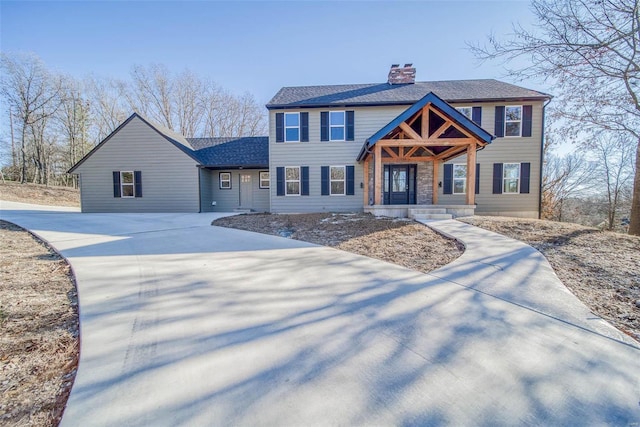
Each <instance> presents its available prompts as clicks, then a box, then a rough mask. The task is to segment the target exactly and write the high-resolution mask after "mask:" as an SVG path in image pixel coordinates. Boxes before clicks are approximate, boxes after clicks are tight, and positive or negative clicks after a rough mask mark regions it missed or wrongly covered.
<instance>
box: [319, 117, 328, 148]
mask: <svg viewBox="0 0 640 427" xmlns="http://www.w3.org/2000/svg"><path fill="white" fill-rule="evenodd" d="M328 140H329V112H328V111H322V112H321V113H320V141H328Z"/></svg>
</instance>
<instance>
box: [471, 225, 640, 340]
mask: <svg viewBox="0 0 640 427" xmlns="http://www.w3.org/2000/svg"><path fill="white" fill-rule="evenodd" d="M462 221H464V222H466V223H468V224H473V225H476V226H478V227H482V228H485V229H487V230H491V231H495V232H497V233H500V234H503V235H505V236H508V237H511V238H513V239H517V240H521V241H523V242H525V243H527V244H529V245H531V246H533V247H534V248H536V249H538V250H539V251H540V252H542V254H543V255H544V256H545V257H546V258H547V259H548V260H549V263H550V264H551V266H552V267H553V269H554V271H555V272H556V274H557V275H558V277H559V278H560V280H561V281H562V283H564V285H565V286H566V287H567V288H569V289H570V290H571V291H572V292H573V293H574V295H575V296H577V297H578V298H579V299H580V300H581V301H582V302H583V303H585V304H586V305H587V307H589V308H590V309H591V310H592V311H593V312H594V313H596V314H598V315H599V316H600V317H602V318H603V319H606V320H607V321H608V322H610V323H611V324H613V325H615V326H616V327H617V328H618V329H620V330H621V331H623V332H625V333H627V334H628V335H630V336H632V337H634V338H635V339H636V340H638V341H640V237H636V236H628V235H625V234H619V233H612V232H607V231H600V230H598V229H596V228H591V227H585V226H582V225H578V224H571V223H566V222H555V221H542V220H532V219H518V218H499V217H479V216H474V217H468V218H463V219H462Z"/></svg>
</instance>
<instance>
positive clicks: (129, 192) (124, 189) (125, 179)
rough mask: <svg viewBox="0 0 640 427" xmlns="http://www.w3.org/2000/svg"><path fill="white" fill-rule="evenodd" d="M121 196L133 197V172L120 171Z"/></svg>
mask: <svg viewBox="0 0 640 427" xmlns="http://www.w3.org/2000/svg"><path fill="white" fill-rule="evenodd" d="M120 194H121V197H135V182H134V179H133V172H120Z"/></svg>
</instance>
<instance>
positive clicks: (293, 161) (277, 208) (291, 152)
mask: <svg viewBox="0 0 640 427" xmlns="http://www.w3.org/2000/svg"><path fill="white" fill-rule="evenodd" d="M408 107H409V106H391V107H361V108H346V109H345V108H330V109H329V108H316V109H297V110H296V109H292V110H286V111H288V112H289V111H307V112H309V142H283V143H276V142H275V140H276V135H275V114H276V112H282V111H281V110H277V111H276V110H271V111H270V112H269V165H270V170H271V211H272V212H274V213H284V212H340V211H342V212H353V211H362V209H363V189H362V188H360V183H362V182H363V170H362V165H361V164H358V163H357V162H356V157H357V156H358V153H359V152H360V149H361V148H362V144H363V143H364V141H365V140H366V139H367V138H369V137H370V136H371V135H373V134H374V133H375V132H377V131H378V130H379V129H380V128H381V127H383V126H384V125H386V124H387V123H389V122H390V121H392V120H393V119H394V118H395V117H396V116H398V114H400V113H401V112H403V111H404V110H406V109H407V108H408ZM345 110H349V111H354V112H355V113H354V132H355V135H354V136H355V137H354V141H339V142H331V141H329V142H326V141H325V142H321V141H320V112H321V111H345ZM348 165H354V166H355V168H354V172H355V176H354V189H355V192H354V193H355V194H354V195H353V196H322V195H321V194H320V184H321V182H320V167H321V166H348ZM286 166H309V196H278V195H276V191H277V189H276V168H277V167H286Z"/></svg>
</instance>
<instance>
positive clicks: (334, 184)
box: [329, 166, 345, 196]
mask: <svg viewBox="0 0 640 427" xmlns="http://www.w3.org/2000/svg"><path fill="white" fill-rule="evenodd" d="M329 181H330V189H331V192H330V193H329V194H331V195H332V196H344V194H345V192H344V189H345V185H344V182H345V167H344V166H331V168H330V174H329Z"/></svg>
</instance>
